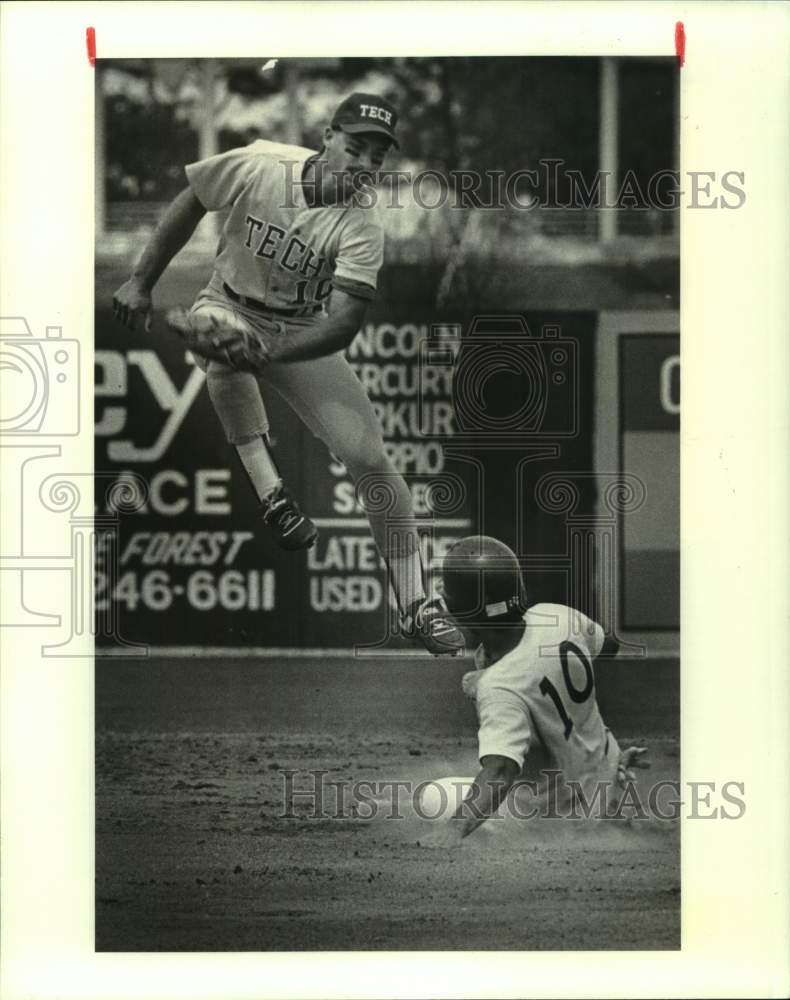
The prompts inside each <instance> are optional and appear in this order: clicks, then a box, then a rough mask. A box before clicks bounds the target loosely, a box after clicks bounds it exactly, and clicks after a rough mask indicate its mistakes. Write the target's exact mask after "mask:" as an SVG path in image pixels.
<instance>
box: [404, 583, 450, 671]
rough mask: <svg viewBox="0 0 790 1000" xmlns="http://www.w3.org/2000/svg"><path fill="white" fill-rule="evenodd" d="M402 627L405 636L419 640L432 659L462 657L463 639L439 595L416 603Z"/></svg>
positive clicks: (405, 616)
mask: <svg viewBox="0 0 790 1000" xmlns="http://www.w3.org/2000/svg"><path fill="white" fill-rule="evenodd" d="M401 624H402V626H403V631H404V633H405V634H406V635H407V636H409V637H410V638H412V639H418V640H419V641H420V642H421V643H422V644H423V646H425V648H426V649H427V650H428V652H429V653H431V654H432V655H433V656H459V655H460V654H461V653H463V651H464V646H465V642H464V637H463V635H462V633H461V631H460V629H457V628H456V627H455V625H453V623H452V621H451V620H450V616H449V614H448V611H447V606H446V604H445V603H444V601H443V600H442V598H441V597H439V595H438V594H435V595H434V596H433V597H426V598H422V599H421V600H417V601H415V602H414V604H412V606H411V608H410V609H409V611H408V612H407V613H406V614H405V615H404V617H403V618H402V620H401Z"/></svg>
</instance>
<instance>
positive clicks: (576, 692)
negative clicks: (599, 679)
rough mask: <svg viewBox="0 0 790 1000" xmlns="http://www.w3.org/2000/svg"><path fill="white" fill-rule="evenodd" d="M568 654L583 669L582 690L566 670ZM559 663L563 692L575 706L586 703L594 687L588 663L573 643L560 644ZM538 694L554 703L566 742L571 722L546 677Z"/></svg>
mask: <svg viewBox="0 0 790 1000" xmlns="http://www.w3.org/2000/svg"><path fill="white" fill-rule="evenodd" d="M568 653H573V655H574V656H575V657H576V659H577V660H578V661H579V663H581V665H582V666H583V667H584V687H583V688H577V687H576V686H575V685H574V683H573V681H572V680H571V672H570V670H569V669H568ZM560 663H561V664H562V678H563V680H564V681H565V690H566V691H567V692H568V697H569V698H570V700H571V701H572V702H574V703H575V704H577V705H581V704H582V702H585V701H587V699H588V698H589V697H590V695H591V694H592V693H593V689H594V687H595V682H594V681H593V671H592V667H591V666H590V661H589V660H588V659H587V657H586V656H585V655H584V653H583V652H582V651H581V650H580V649H579V647H578V646H577V645H576V644H575V643H573V642H567V641H566V642H561V643H560ZM540 693H541V694H542V695H543V696H544V697H545V696H546V695H548V696H549V698H551V700H552V701H553V702H554V707H555V708H556V709H557V712H558V713H559V716H560V718H561V719H562V724H563V726H564V727H565V739H566V740H567V739H568V738H569V737H570V735H571V731H572V730H573V720H572V719H571V718H570V716H569V715H568V713H567V712H566V711H565V706H564V705H563V703H562V698H560V693H559V691H558V690H557V689H556V688H555V687H554V685H553V684H552V683H551V681H550V680H549V679H548V677H544V678H543V680H542V681H541V682H540Z"/></svg>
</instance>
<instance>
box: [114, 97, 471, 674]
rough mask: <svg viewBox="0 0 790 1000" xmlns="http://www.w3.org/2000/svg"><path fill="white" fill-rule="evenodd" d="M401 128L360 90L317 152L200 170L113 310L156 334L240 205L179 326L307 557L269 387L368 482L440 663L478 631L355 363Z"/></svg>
mask: <svg viewBox="0 0 790 1000" xmlns="http://www.w3.org/2000/svg"><path fill="white" fill-rule="evenodd" d="M397 118H398V115H397V112H396V110H395V108H394V107H393V106H392V104H390V103H389V102H388V101H386V100H385V99H384V98H382V97H379V96H377V95H375V94H363V93H354V94H351V96H350V97H348V98H346V100H344V101H343V102H342V103H341V104H340V106H339V107H338V108H337V111H336V112H335V114H334V117H333V119H332V122H331V124H330V125H329V126H327V127H326V128H325V129H324V131H323V145H322V147H321V149H320V150H318V152H314V151H311V150H309V149H303V148H301V147H298V146H288V145H281V144H279V143H275V142H268V141H264V140H259V141H257V142H254V143H252V144H251V145H250V146H247V147H244V148H241V149H232V150H230V151H229V152H227V153H222V154H220V155H218V156H212V157H209V158H208V159H206V160H201V161H199V162H197V163H192V164H190V165H189V166H187V167H186V177H187V181H188V186H187V187H186V188H185V189H184V190H183V191H182V192H181V193H180V194H179V195H178V196H177V197H176V198H175V199H174V200H173V202H172V203H171V205H170V206H169V207H168V209H167V211H166V212H165V214H164V216H163V218H162V220H161V222H160V224H159V226H158V227H157V229H156V231H155V232H154V234H153V236H152V237H151V239H150V241H149V243H148V245H147V246H146V247H145V249H144V251H143V253H142V255H141V257H140V260H139V261H138V263H137V264H136V266H135V268H134V270H133V273H132V276H131V277H130V278H129V280H128V281H126V282H125V283H124V284H123V285H122V286H121V287H120V288H119V289H118V291H117V292H116V293H115V296H114V298H113V309H114V312H115V316H116V318H117V319H118V320H119V321H120V322H122V323H123V324H125V325H126V326H128V327H130V328H134V324H135V321H136V318H137V317H138V316H143V317H144V318H145V327H146V329H147V330H148V329H150V325H151V315H152V313H151V310H152V303H151V293H152V290H153V288H154V286H155V285H156V283H157V281H158V280H159V278H160V277H161V275H162V273H163V272H164V271H165V269H166V268H167V266H168V264H169V263H170V261H171V260H172V259H173V257H174V256H175V255H176V254H177V253H178V252H179V250H181V249H182V247H183V246H184V245H185V244H186V242H187V241H188V240H189V238H190V236H191V235H192V233H193V232H194V230H195V228H196V226H197V224H198V222H199V221H200V219H201V218H202V217H203V216H204V215H205V213H206V212H213V211H220V210H222V209H227V210H229V214H228V217H227V221H226V222H225V226H224V228H223V232H222V237H221V239H220V243H219V247H218V250H217V255H216V258H215V261H214V271H213V274H212V276H211V279H210V280H209V282H208V284H207V285H206V287H205V288H204V289H203V290H202V291H201V292H200V294H199V295H198V297H197V299H196V301H195V303H194V305H193V306H192V309H191V310H190V311H189V313H188V314H187V313H186V312H185V311H183V310H182V311H181V312H180V314H179V313H176V314H175V315H173V316H171V317H170V319H169V322H170V325H171V326H172V327H173V328H174V329H176V330H177V331H178V332H179V333H181V334H182V336H184V338H185V340H186V342H187V344H188V346H189V347H190V349H191V350H192V352H193V354H194V355H195V357H196V360H197V362H198V364H200V365H201V367H202V368H204V370H205V371H206V381H207V384H208V391H209V395H210V397H211V400H212V403H213V405H214V408H215V410H216V412H217V415H218V416H219V419H220V421H221V423H222V426H223V429H224V431H225V435H226V437H227V439H228V441H229V442H230V444H231V445H232V446H233V448H234V449H235V451H236V453H237V455H238V457H239V460H240V461H241V464H242V466H243V467H244V469H245V470H246V473H247V475H248V477H249V480H250V483H251V484H252V487H253V489H254V490H255V493H256V495H257V498H258V500H259V502H260V509H261V514H262V517H263V520H264V522H265V523H266V524H267V525H268V527H269V528H270V529H271V531H272V533H273V534H274V537H275V538H276V540H277V542H278V543H279V544H280V545H281V546H282V547H283V548H286V549H301V548H308V547H309V546H311V545H312V544H313V543H314V542H315V539H316V536H317V530H316V528H315V526H314V525H313V524H312V522H311V521H310V519H309V518H308V517H307V516H306V515H305V514H303V513H302V511H301V510H300V509H299V507H298V505H297V504H296V502H295V500H294V499H293V498H292V497H291V496H290V495H289V493H288V492H287V490H286V489H285V487H284V485H283V482H282V479H281V477H280V474H279V472H278V470H277V465H276V462H275V459H274V456H273V454H272V450H271V446H270V442H269V438H268V431H269V421H268V418H267V414H266V408H265V405H264V399H263V396H262V394H261V390H262V389H263V391H264V393H265V392H268V391H270V390H275V391H276V392H278V393H279V394H280V395H281V396H283V397H284V398H285V400H286V401H287V402H288V403H289V405H290V406H291V407H292V408H293V410H294V411H295V412H296V413H297V415H298V416H299V417H300V418H301V419H302V420H303V421H304V423H305V424H306V425H307V427H308V428H309V429H310V430H311V431H312V432H313V433H314V434H315V435H316V436H317V437H318V438H320V439H321V440H322V441H324V442H325V444H326V446H327V448H328V449H329V451H330V452H331V453H332V454H333V455H335V456H337V457H338V458H339V459H340V460H341V461H342V462H343V463H344V464H345V466H346V468H347V469H348V471H349V473H350V475H351V476H352V478H353V479H354V481H355V484H356V489H357V495H358V497H359V499H360V502H361V503H362V505H363V507H364V508H365V510H366V512H367V516H368V519H369V521H370V526H371V530H372V533H373V536H374V538H375V540H376V544H377V545H378V548H379V551H380V553H381V555H382V557H383V558H384V560H385V563H386V565H387V569H388V573H389V579H390V583H391V585H392V588H393V590H394V593H395V596H396V599H397V602H398V607H399V609H400V612H401V617H402V622H403V626H404V631H405V632H406V633H407V634H409V635H411V636H413V637H415V638H417V639H419V640H420V641H421V642H422V643H423V645H424V646H425V648H426V649H427V650H428V651H429V652H431V653H433V654H434V655H439V654H442V653H449V654H454V653H456V652H459V651H460V650H461V649H462V648H463V636H462V634H461V633H460V631H459V630H458V629H457V628H456V627H455V625H454V624H453V623H452V622H451V621H450V620H449V618H448V616H447V614H446V608H445V607H444V604H443V602H442V599H441V597H439V596H438V595H436V594H429V593H427V592H426V590H427V588H426V582H425V577H424V572H423V566H422V561H421V556H420V549H419V543H418V535H417V528H416V523H415V519H414V513H413V508H412V501H411V494H410V491H409V488H408V486H407V485H406V482H405V480H404V479H403V477H402V476H400V475H399V474H398V473H396V471H395V469H394V468H393V466H392V464H391V462H390V461H389V459H388V458H387V456H386V454H385V452H384V442H383V437H382V433H381V428H380V426H379V423H378V421H377V419H376V416H375V413H374V411H373V407H372V406H371V403H370V401H369V399H368V397H367V395H366V394H365V392H364V390H363V389H362V386H361V385H360V383H359V381H358V380H357V378H356V376H355V375H354V373H353V371H352V370H351V368H350V366H349V365H348V363H347V361H346V359H345V357H344V354H343V352H344V350H345V349H346V348H347V347H348V346H349V345H350V343H351V341H352V340H353V339H354V337H355V335H356V333H357V331H358V330H359V329H360V327H361V326H362V324H363V322H364V319H365V313H366V310H367V308H368V305H369V303H370V301H371V300H372V299H373V298H374V297H375V293H376V281H377V275H378V271H379V269H380V268H381V266H382V262H383V244H384V238H383V229H382V225H381V222H380V220H379V219H378V217H377V215H376V213H375V209H374V208H372V207H366V204H365V198H364V197H363V194H364V190H365V189H364V184H365V183H367V182H368V180H367V179H368V178H372V177H373V176H374V175H375V173H376V171H378V170H379V169H380V168H381V166H382V164H383V161H384V157H385V155H386V153H387V151H388V150H389V148H390V147H391V146H393V145H397V141H396V137H395V127H396V124H397ZM382 496H386V498H387V503H385V504H382V503H381V498H382ZM387 519H391V520H390V527H389V528H388V526H387ZM392 523H397V525H398V530H397V531H393V530H392V527H391V525H392ZM401 525H403V527H402V528H401Z"/></svg>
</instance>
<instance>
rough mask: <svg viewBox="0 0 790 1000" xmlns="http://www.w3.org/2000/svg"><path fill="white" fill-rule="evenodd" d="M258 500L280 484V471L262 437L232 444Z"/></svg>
mask: <svg viewBox="0 0 790 1000" xmlns="http://www.w3.org/2000/svg"><path fill="white" fill-rule="evenodd" d="M234 448H235V449H236V452H237V454H238V456H239V459H240V460H241V464H242V465H243V466H244V469H245V471H246V473H247V475H248V476H249V480H250V482H251V483H252V488H253V489H254V490H255V493H256V494H257V497H258V499H259V500H264V499H265V498H266V497H268V496H269V495H270V494H272V493H273V492H274V490H276V489H277V487H278V486H279V485H280V484H281V482H282V480H281V479H280V473H279V472H278V471H277V466H276V465H275V464H274V459H273V458H272V456H271V452H270V451H269V449H268V448H267V446H266V442H265V440H264V439H263V438H262V437H256V438H255V439H254V440H253V441H246V442H245V443H244V444H237V445H234Z"/></svg>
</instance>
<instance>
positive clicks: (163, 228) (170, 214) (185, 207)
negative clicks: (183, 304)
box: [132, 187, 206, 292]
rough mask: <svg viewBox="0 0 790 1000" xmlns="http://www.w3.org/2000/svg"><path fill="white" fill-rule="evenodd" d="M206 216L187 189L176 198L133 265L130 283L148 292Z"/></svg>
mask: <svg viewBox="0 0 790 1000" xmlns="http://www.w3.org/2000/svg"><path fill="white" fill-rule="evenodd" d="M205 214H206V210H205V208H204V207H203V206H202V205H201V203H200V202H199V201H198V199H197V198H196V196H195V195H194V193H193V191H192V189H191V188H189V187H187V188H185V189H184V190H183V191H182V192H181V193H180V194H178V195H176V197H175V198H174V199H173V201H172V202H171V203H170V205H168V207H167V209H166V211H165V214H164V215H163V216H162V218H161V219H160V221H159V224H158V225H157V227H156V229H155V230H154V232H153V234H152V236H151V238H150V239H149V241H148V243H147V244H146V247H145V249H144V250H143V252H142V254H141V256H140V259H139V260H138V262H137V264H136V265H135V267H134V270H133V271H132V280H133V281H136V282H137V283H138V284H139V285H140V286H141V287H142V288H145V289H146V290H147V291H149V292H150V291H151V289H153V287H154V285H155V284H156V283H157V281H159V279H160V278H161V276H162V274H163V272H164V270H165V268H166V267H167V265H168V264H169V263H170V261H171V260H172V259H173V258H174V257H175V255H176V254H177V253H178V252H179V250H181V249H183V247H184V246H185V245H186V243H187V241H188V240H189V238H190V236H191V235H192V234H193V233H194V231H195V229H196V228H197V224H198V223H199V222H200V220H201V219H202V218H203V216H204V215H205Z"/></svg>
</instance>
